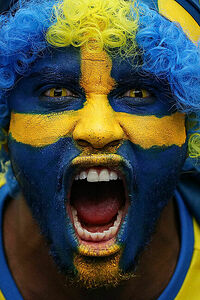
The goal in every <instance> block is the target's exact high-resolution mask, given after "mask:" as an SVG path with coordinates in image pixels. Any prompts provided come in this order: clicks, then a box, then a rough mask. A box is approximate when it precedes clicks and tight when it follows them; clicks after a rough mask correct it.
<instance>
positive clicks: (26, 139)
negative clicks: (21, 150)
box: [9, 111, 78, 147]
mask: <svg viewBox="0 0 200 300" xmlns="http://www.w3.org/2000/svg"><path fill="white" fill-rule="evenodd" d="M77 118H78V112H74V111H70V112H62V113H54V114H20V113H12V114H11V121H10V128H9V134H10V135H11V137H12V138H13V139H14V140H16V141H17V142H20V143H23V144H27V145H31V146H33V147H44V146H47V145H50V144H53V143H56V142H57V141H58V140H59V139H60V138H64V137H66V136H69V135H70V133H71V132H72V129H73V128H74V126H75V122H76V120H77Z"/></svg>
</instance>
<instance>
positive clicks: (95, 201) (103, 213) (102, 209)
mask: <svg viewBox="0 0 200 300" xmlns="http://www.w3.org/2000/svg"><path fill="white" fill-rule="evenodd" d="M85 185H86V184H85ZM75 190H76V192H73V197H72V198H73V199H72V205H73V206H74V207H75V208H76V210H77V213H78V217H79V219H80V220H81V222H83V223H85V224H89V225H104V224H107V223H109V222H111V221H112V219H113V218H114V217H115V216H116V214H117V212H118V210H119V209H120V207H121V206H122V198H121V193H119V192H118V191H117V188H116V187H115V188H112V186H111V185H108V184H106V183H104V184H101V183H97V184H95V183H92V184H89V183H87V187H86V186H84V188H83V187H82V188H81V187H79V188H78V189H75Z"/></svg>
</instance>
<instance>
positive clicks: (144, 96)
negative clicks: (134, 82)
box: [121, 88, 152, 99]
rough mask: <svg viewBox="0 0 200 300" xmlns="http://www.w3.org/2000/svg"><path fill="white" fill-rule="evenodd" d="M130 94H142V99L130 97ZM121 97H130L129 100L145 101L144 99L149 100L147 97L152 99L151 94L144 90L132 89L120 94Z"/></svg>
mask: <svg viewBox="0 0 200 300" xmlns="http://www.w3.org/2000/svg"><path fill="white" fill-rule="evenodd" d="M131 92H133V93H137V92H139V93H142V97H140V96H139V97H137V95H135V96H134V95H133V96H132V95H131ZM121 97H130V98H139V99H145V98H149V97H152V94H151V93H150V92H149V91H148V90H146V89H141V88H133V89H129V90H127V91H126V92H125V93H123V94H122V96H121Z"/></svg>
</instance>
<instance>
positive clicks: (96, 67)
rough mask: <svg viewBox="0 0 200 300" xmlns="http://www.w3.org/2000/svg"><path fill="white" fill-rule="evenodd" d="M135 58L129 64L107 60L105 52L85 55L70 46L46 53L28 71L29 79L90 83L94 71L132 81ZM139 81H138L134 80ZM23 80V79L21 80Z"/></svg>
mask: <svg viewBox="0 0 200 300" xmlns="http://www.w3.org/2000/svg"><path fill="white" fill-rule="evenodd" d="M139 60H140V57H139V56H136V57H135V59H134V62H133V61H131V62H130V61H129V60H124V59H122V58H121V57H120V56H119V55H114V56H111V55H109V54H107V53H106V52H101V53H88V52H86V51H83V50H82V49H80V48H74V47H72V46H70V47H66V48H53V49H51V50H50V51H47V52H46V54H45V55H43V57H42V58H40V59H38V60H37V62H36V63H35V64H34V66H33V67H32V69H31V72H30V73H29V75H30V76H31V77H36V78H37V76H41V77H44V78H47V79H48V77H49V79H51V77H52V79H53V78H54V79H56V78H57V79H61V78H62V77H63V79H64V77H68V78H70V77H71V78H73V79H76V80H78V81H80V80H81V76H84V77H85V76H87V78H90V79H92V77H95V74H97V73H98V71H101V73H102V72H103V73H107V74H109V75H110V76H111V77H112V78H114V79H115V80H116V81H117V82H118V81H129V80H130V79H131V80H134V79H135V78H136V77H139V76H138V73H139V69H140V68H139V66H138V61H139ZM138 79H139V78H138ZM24 80H26V78H24Z"/></svg>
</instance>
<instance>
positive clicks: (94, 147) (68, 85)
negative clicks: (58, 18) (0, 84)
mask: <svg viewBox="0 0 200 300" xmlns="http://www.w3.org/2000/svg"><path fill="white" fill-rule="evenodd" d="M9 102H10V109H11V111H12V113H11V122H10V129H9V151H10V155H11V158H12V165H13V168H14V171H15V174H16V177H17V178H18V180H19V183H20V185H21V189H22V191H23V193H24V195H25V198H26V200H27V202H28V204H29V205H30V207H31V209H32V212H33V215H34V217H35V218H36V219H37V221H38V223H39V225H40V226H41V229H42V231H43V233H44V234H45V236H46V237H47V238H48V240H49V242H50V244H51V251H52V253H53V255H54V257H55V259H56V262H57V263H58V265H59V266H60V268H61V269H62V270H63V271H64V272H65V273H67V272H68V271H72V272H74V274H77V276H78V277H79V278H80V279H81V280H82V281H83V282H84V283H85V284H87V285H90V286H93V285H96V286H97V285H99V286H101V285H106V284H107V282H113V283H114V284H116V283H117V282H118V281H119V280H120V279H122V278H123V274H124V273H126V271H127V270H128V269H129V270H130V269H133V268H134V266H135V257H136V256H138V254H139V253H140V252H141V250H142V249H143V246H144V245H145V243H147V242H148V240H149V237H150V235H151V232H152V230H153V228H154V225H155V222H156V220H157V218H158V217H159V215H160V212H161V210H162V208H163V207H164V206H165V205H166V203H167V202H168V201H169V199H170V198H171V197H172V196H173V190H174V188H175V185H176V181H177V178H178V174H179V171H180V169H181V166H182V164H183V162H184V159H185V156H186V145H185V141H186V133H185V116H184V114H181V113H179V112H177V111H176V110H175V109H174V102H173V99H172V97H171V94H170V90H169V89H168V86H167V85H166V82H164V83H162V81H159V82H158V80H156V78H152V77H151V78H148V75H147V74H146V75H145V76H143V75H142V71H141V70H139V69H138V68H136V67H135V68H134V67H131V66H130V64H129V63H128V62H126V61H121V62H120V59H118V58H115V59H113V60H112V59H111V58H110V57H109V56H108V54H107V53H106V52H101V53H88V52H87V51H86V49H84V48H83V49H81V51H79V50H75V49H74V48H67V49H64V50H62V51H61V50H54V51H53V52H52V54H51V55H49V56H48V55H46V57H45V58H43V59H42V60H40V61H38V62H37V64H36V65H35V66H34V67H33V69H32V73H31V74H30V75H29V76H28V77H26V78H23V79H22V80H21V81H19V83H18V86H17V87H16V88H15V90H14V91H13V92H12V94H11V95H10V99H9ZM99 257H104V259H103V260H99ZM106 270H107V271H106ZM91 274H93V276H91Z"/></svg>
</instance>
